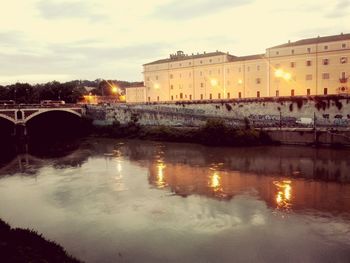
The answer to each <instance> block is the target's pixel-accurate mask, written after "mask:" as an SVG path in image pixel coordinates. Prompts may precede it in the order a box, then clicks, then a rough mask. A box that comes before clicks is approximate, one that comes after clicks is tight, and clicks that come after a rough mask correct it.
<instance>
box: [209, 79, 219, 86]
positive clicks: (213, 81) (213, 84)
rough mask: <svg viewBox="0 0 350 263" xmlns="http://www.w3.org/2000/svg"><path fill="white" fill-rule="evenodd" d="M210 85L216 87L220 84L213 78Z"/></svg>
mask: <svg viewBox="0 0 350 263" xmlns="http://www.w3.org/2000/svg"><path fill="white" fill-rule="evenodd" d="M210 85H212V86H213V87H216V86H217V85H218V81H217V80H216V79H211V80H210Z"/></svg>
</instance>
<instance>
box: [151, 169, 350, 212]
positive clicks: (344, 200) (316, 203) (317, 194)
mask: <svg viewBox="0 0 350 263" xmlns="http://www.w3.org/2000/svg"><path fill="white" fill-rule="evenodd" d="M161 167H166V172H165V171H164V170H163V168H162V169H160V168H159V164H158V163H157V162H155V163H152V164H151V165H150V168H149V172H150V174H149V182H150V184H152V185H153V186H155V187H156V188H164V187H166V188H167V189H169V191H171V192H172V193H174V194H176V195H179V196H183V197H187V196H190V195H203V196H207V197H211V198H215V199H218V200H230V199H232V198H235V197H237V196H240V195H246V194H248V195H254V196H256V197H257V198H258V199H261V200H263V201H264V202H266V204H267V205H268V206H269V207H271V208H273V209H277V210H283V211H290V212H291V211H298V210H309V209H315V210H319V211H324V212H337V211H347V212H350V185H349V184H345V185H342V184H339V183H335V182H333V183H332V182H328V183H327V184H325V183H324V182H322V181H309V180H305V179H303V178H295V179H288V178H287V177H282V178H280V179H279V178H278V177H277V178H276V176H273V175H261V174H257V173H246V172H242V171H232V170H226V169H223V170H215V169H213V168H212V167H210V166H209V167H208V166H207V167H201V166H192V165H186V164H176V163H172V162H167V163H166V164H165V163H163V164H162V166H161ZM339 192H342V196H340V195H339ZM329 207H332V209H333V211H329Z"/></svg>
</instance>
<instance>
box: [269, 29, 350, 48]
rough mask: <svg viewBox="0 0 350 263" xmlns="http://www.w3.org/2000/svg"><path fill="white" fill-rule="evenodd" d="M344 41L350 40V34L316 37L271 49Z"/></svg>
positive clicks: (289, 42)
mask: <svg viewBox="0 0 350 263" xmlns="http://www.w3.org/2000/svg"><path fill="white" fill-rule="evenodd" d="M342 40H350V34H343V33H341V34H340V35H333V36H325V37H320V36H318V37H314V38H306V39H301V40H298V41H295V42H291V41H288V43H286V44H282V45H278V46H274V47H270V48H269V49H271V48H283V47H293V46H302V45H310V44H317V43H325V42H333V41H342Z"/></svg>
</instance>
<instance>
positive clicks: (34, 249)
mask: <svg viewBox="0 0 350 263" xmlns="http://www.w3.org/2000/svg"><path fill="white" fill-rule="evenodd" d="M0 261H1V262H57V263H61V262H67V263H79V262H81V261H79V260H77V259H75V258H73V257H72V256H70V255H68V254H67V252H66V251H65V250H64V249H63V248H62V247H61V246H60V245H58V244H56V243H55V242H52V241H48V240H46V239H44V238H43V237H42V236H41V235H40V234H37V233H36V232H34V231H32V230H27V229H21V228H11V227H10V226H9V225H8V224H7V223H5V222H4V221H2V220H1V219H0Z"/></svg>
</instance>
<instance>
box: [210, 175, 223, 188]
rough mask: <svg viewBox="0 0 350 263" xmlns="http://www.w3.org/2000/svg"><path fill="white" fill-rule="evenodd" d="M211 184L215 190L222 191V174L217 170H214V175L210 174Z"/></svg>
mask: <svg viewBox="0 0 350 263" xmlns="http://www.w3.org/2000/svg"><path fill="white" fill-rule="evenodd" d="M209 186H210V188H212V189H213V190H214V192H221V191H222V188H221V176H220V174H219V173H218V172H217V171H214V173H213V175H211V176H210V179H209Z"/></svg>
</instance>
